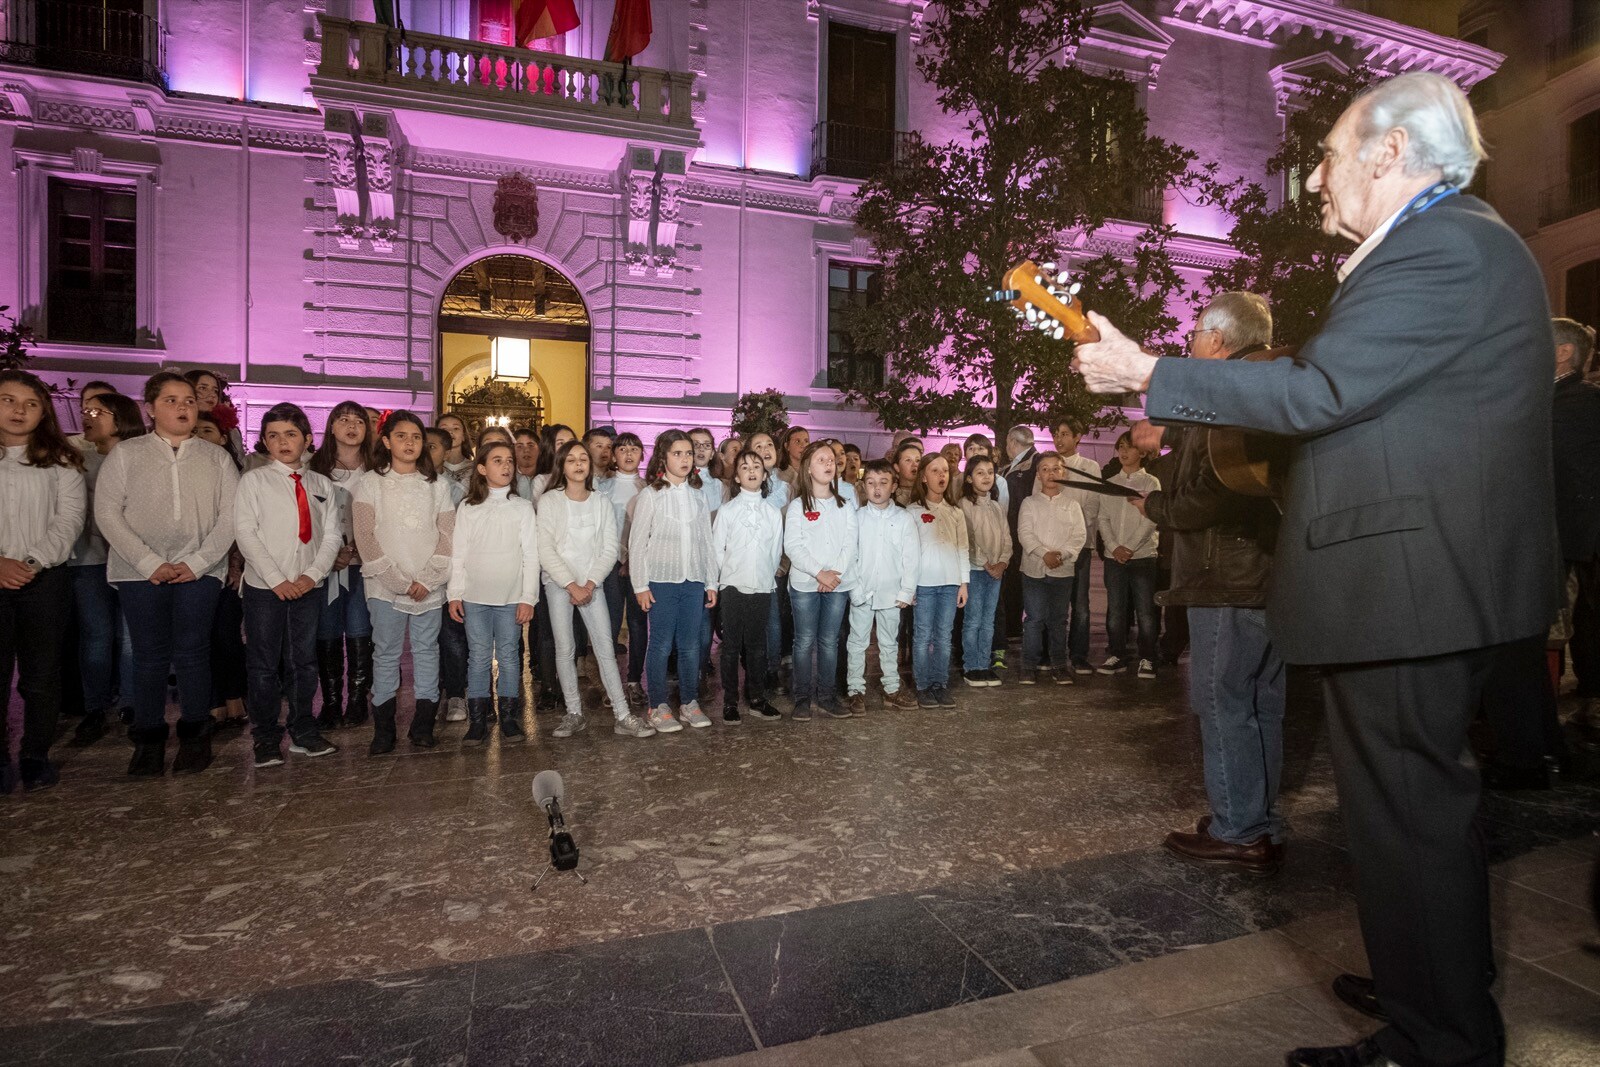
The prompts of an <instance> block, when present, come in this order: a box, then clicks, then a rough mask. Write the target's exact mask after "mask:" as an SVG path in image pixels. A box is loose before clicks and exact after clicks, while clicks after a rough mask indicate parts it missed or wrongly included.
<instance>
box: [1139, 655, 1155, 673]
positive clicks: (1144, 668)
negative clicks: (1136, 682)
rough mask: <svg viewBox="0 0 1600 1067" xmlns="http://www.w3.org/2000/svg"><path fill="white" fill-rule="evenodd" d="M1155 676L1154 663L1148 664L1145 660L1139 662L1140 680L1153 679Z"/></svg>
mask: <svg viewBox="0 0 1600 1067" xmlns="http://www.w3.org/2000/svg"><path fill="white" fill-rule="evenodd" d="M1155 676H1156V665H1155V664H1154V663H1152V662H1150V661H1149V660H1147V659H1142V660H1140V661H1139V677H1141V678H1154V677H1155Z"/></svg>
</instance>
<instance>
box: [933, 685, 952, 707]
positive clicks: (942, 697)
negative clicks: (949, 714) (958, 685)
mask: <svg viewBox="0 0 1600 1067" xmlns="http://www.w3.org/2000/svg"><path fill="white" fill-rule="evenodd" d="M933 693H934V696H935V697H936V698H937V699H938V701H939V706H940V707H941V708H953V707H955V706H956V698H955V697H953V696H951V695H950V690H949V689H946V688H945V687H944V686H942V685H941V686H940V687H939V688H937V689H935V690H934V691H933Z"/></svg>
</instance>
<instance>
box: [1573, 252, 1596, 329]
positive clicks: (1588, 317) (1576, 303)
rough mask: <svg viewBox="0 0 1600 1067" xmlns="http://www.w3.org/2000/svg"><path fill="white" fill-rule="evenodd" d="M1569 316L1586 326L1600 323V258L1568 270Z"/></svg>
mask: <svg viewBox="0 0 1600 1067" xmlns="http://www.w3.org/2000/svg"><path fill="white" fill-rule="evenodd" d="M1566 307H1567V318H1569V319H1577V320H1578V321H1579V322H1581V323H1583V324H1584V325H1586V326H1594V325H1596V324H1597V323H1600V259H1591V260H1590V261H1589V262H1587V263H1580V264H1579V265H1578V266H1576V267H1573V268H1572V269H1571V270H1569V271H1567V301H1566Z"/></svg>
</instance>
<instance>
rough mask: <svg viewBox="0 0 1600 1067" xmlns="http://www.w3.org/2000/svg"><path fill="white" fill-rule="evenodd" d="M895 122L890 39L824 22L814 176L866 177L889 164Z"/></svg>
mask: <svg viewBox="0 0 1600 1067" xmlns="http://www.w3.org/2000/svg"><path fill="white" fill-rule="evenodd" d="M894 121H895V39H894V35H893V34H890V33H878V32H877V31H874V30H863V29H860V28H859V27H856V26H848V25H845V24H844V23H840V22H830V23H828V113H827V115H826V116H825V117H824V118H823V120H822V121H821V122H819V123H818V124H817V129H816V133H815V135H814V138H813V142H814V143H813V145H812V173H813V175H815V174H822V173H826V174H834V175H837V176H839V177H845V178H865V177H867V176H868V175H870V174H871V173H872V172H873V171H875V170H877V169H878V168H879V167H882V166H883V165H885V164H887V163H891V162H893V161H894V158H895V150H896V146H897V143H898V138H897V137H896V135H895V131H894Z"/></svg>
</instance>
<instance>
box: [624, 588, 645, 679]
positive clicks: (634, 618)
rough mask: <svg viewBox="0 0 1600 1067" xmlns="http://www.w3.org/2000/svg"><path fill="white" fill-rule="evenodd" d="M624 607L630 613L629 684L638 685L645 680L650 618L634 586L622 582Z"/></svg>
mask: <svg viewBox="0 0 1600 1067" xmlns="http://www.w3.org/2000/svg"><path fill="white" fill-rule="evenodd" d="M622 586H623V593H622V606H623V609H624V610H625V611H626V612H627V613H628V684H630V685H638V684H639V683H640V682H642V681H643V680H644V661H645V659H646V657H647V655H648V652H647V650H648V649H649V647H650V616H649V615H647V614H646V613H645V610H644V609H643V608H641V607H640V606H639V598H638V597H636V596H634V595H633V586H632V585H631V584H630V583H629V582H628V580H627V579H626V578H624V579H623V580H622Z"/></svg>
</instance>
